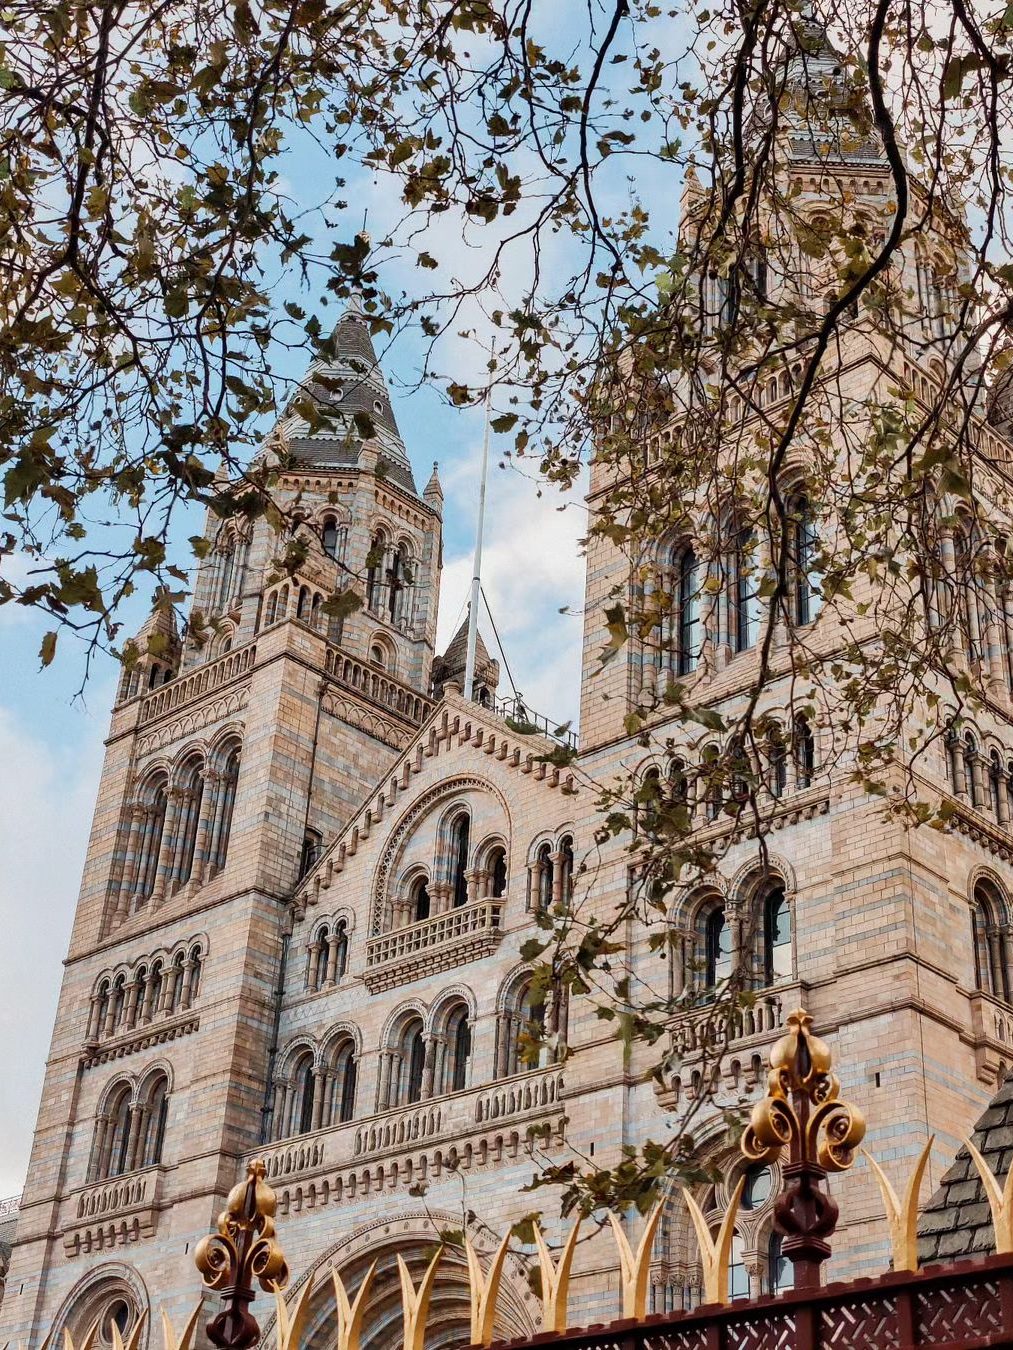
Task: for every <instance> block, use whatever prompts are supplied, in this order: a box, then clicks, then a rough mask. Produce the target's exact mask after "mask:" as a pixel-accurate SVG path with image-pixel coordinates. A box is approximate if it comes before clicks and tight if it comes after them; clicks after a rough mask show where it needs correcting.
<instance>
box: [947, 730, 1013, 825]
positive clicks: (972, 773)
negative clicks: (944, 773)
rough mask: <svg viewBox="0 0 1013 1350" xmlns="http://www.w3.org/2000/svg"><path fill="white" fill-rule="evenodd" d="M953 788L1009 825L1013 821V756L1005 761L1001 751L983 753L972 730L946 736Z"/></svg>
mask: <svg viewBox="0 0 1013 1350" xmlns="http://www.w3.org/2000/svg"><path fill="white" fill-rule="evenodd" d="M946 745H947V754H948V757H949V770H950V782H951V784H952V787H953V791H954V793H955V794H956V796H958V797H962V798H963V799H964V800H965V801H967V802H969V803H970V804H971V806H973V807H975V808H976V809H977V810H979V811H988V812H989V813H990V814H991V815H992V816H994V817H995V819H996V821H997V822H998V823H999V824H1000V825H1003V826H1006V827H1008V826H1009V825H1010V822H1011V821H1013V757H1010V758H1009V759H1008V760H1007V761H1006V762H1005V763H1004V762H1003V756H1001V755H1000V753H999V751H998V750H996V749H994V748H993V749H992V750H990V751H989V753H988V756H987V757H986V756H985V755H983V754H982V752H981V749H980V747H979V745H978V741H977V739H976V737H975V735H974V732H973V731H965V732H964V734H963V735H962V736H957V735H956V734H952V733H951V734H950V735H949V736H948V737H947V742H946Z"/></svg>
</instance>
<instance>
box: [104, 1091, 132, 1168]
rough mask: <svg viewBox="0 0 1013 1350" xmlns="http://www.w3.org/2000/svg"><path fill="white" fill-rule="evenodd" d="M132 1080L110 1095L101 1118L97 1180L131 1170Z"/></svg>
mask: <svg viewBox="0 0 1013 1350" xmlns="http://www.w3.org/2000/svg"><path fill="white" fill-rule="evenodd" d="M132 1115H133V1113H132V1111H131V1109H130V1084H129V1083H123V1084H122V1085H121V1086H120V1087H118V1088H117V1089H116V1090H115V1092H114V1093H113V1094H112V1095H111V1097H110V1098H109V1103H108V1105H107V1107H106V1111H105V1119H104V1120H102V1119H101V1118H100V1120H99V1126H98V1128H99V1134H98V1137H97V1139H96V1144H97V1148H98V1159H97V1166H96V1177H95V1179H96V1181H104V1180H106V1179H107V1178H108V1177H119V1176H122V1175H123V1173H124V1172H126V1171H127V1170H128V1156H127V1150H128V1148H129V1145H130V1121H131V1118H132Z"/></svg>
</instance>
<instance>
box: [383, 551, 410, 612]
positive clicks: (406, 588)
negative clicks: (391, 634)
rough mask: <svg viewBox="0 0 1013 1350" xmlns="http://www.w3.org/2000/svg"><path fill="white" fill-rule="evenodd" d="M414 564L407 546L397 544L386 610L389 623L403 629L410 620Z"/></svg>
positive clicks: (392, 561) (392, 563)
mask: <svg viewBox="0 0 1013 1350" xmlns="http://www.w3.org/2000/svg"><path fill="white" fill-rule="evenodd" d="M414 581H415V563H414V560H413V558H412V555H411V552H410V551H409V548H408V545H407V544H403V543H402V544H399V545H398V548H397V551H396V552H395V554H394V556H393V558H392V560H391V567H390V596H389V599H388V602H387V603H388V610H389V613H390V618H391V622H392V623H395V624H397V625H398V626H399V627H402V628H403V627H404V626H405V625H406V624H408V623H410V622H411V618H412V591H413V585H414Z"/></svg>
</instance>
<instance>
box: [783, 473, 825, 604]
mask: <svg viewBox="0 0 1013 1350" xmlns="http://www.w3.org/2000/svg"><path fill="white" fill-rule="evenodd" d="M788 512H789V521H788V537H789V541H790V547H791V558H790V566H791V581H792V599H793V605H792V609H793V614H792V618H793V620H794V622H795V623H797V624H802V625H804V624H807V623H812V621H813V619H815V618H816V615H817V614H818V613H819V612H820V602H821V599H822V595H821V592H820V574H819V571H818V569H817V554H818V550H819V538H818V536H817V534H816V522H815V520H814V518H813V510H812V504H811V503H810V501H809V498H808V497H807V496H806V494H805V493H804V492H798V493H796V494H795V495H794V496H793V497H792V498H791V499H790V500H789V503H788Z"/></svg>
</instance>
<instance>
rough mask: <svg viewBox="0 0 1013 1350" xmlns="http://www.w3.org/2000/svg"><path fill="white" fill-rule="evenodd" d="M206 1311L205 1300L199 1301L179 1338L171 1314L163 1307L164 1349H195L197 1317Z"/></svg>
mask: <svg viewBox="0 0 1013 1350" xmlns="http://www.w3.org/2000/svg"><path fill="white" fill-rule="evenodd" d="M203 1311H204V1303H203V1301H201V1302H199V1303H198V1304H197V1306H196V1308H194V1310H193V1312H192V1313H191V1314H190V1316H189V1317H188V1318H187V1320H186V1326H184V1328H183V1334H182V1336H180V1338H179V1340H177V1339H176V1333H175V1331H174V1330H173V1327H172V1323H171V1322H170V1321H169V1315H168V1313H167V1312H166V1311H165V1309H164V1308H163V1309H162V1345H163V1346H164V1350H193V1335H194V1332H195V1331H196V1330H197V1319H198V1317H200V1315H201V1313H202V1312H203Z"/></svg>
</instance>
